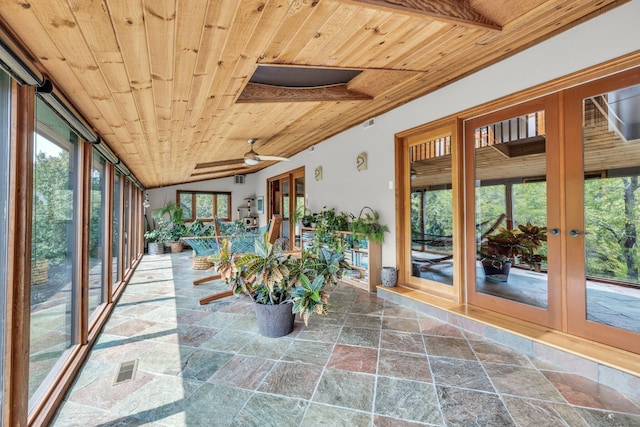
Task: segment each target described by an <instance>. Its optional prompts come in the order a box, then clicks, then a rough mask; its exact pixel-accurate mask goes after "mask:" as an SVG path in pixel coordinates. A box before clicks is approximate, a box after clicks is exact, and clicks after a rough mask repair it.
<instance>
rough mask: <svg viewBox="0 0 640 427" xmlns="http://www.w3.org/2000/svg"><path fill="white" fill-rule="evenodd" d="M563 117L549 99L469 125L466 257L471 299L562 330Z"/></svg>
mask: <svg viewBox="0 0 640 427" xmlns="http://www.w3.org/2000/svg"><path fill="white" fill-rule="evenodd" d="M557 118H558V114H557V96H549V97H546V98H542V99H539V100H535V101H532V102H528V103H525V104H521V105H518V106H517V107H514V108H509V109H506V110H501V111H498V112H495V113H492V114H488V115H486V116H482V117H478V118H475V119H472V120H469V121H467V122H466V124H465V156H466V165H467V166H466V188H467V190H471V191H468V192H467V195H466V205H467V210H466V215H467V216H466V240H467V242H468V244H467V247H466V255H467V257H466V260H467V295H468V300H469V303H470V304H473V305H477V306H481V307H485V308H488V309H490V310H492V311H496V312H500V313H504V314H508V315H510V316H514V317H518V318H522V319H525V320H527V321H530V322H534V323H538V324H541V325H545V326H548V327H552V328H557V329H560V328H561V305H560V302H561V275H560V272H561V263H560V236H559V234H560V231H559V229H560V220H561V218H560V210H559V205H560V198H559V197H560V191H559V189H560V183H559V177H560V161H559V159H560V147H559V143H558V136H557V135H558V131H557V130H558V123H557ZM470 208H471V209H470ZM547 230H549V232H547Z"/></svg>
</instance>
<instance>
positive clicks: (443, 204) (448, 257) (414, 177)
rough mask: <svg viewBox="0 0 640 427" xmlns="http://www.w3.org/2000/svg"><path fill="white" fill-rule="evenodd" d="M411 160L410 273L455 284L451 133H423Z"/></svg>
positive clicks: (412, 148) (410, 149) (413, 147)
mask: <svg viewBox="0 0 640 427" xmlns="http://www.w3.org/2000/svg"><path fill="white" fill-rule="evenodd" d="M409 162H410V165H411V168H410V172H409V173H410V177H409V178H410V183H411V201H410V206H411V207H410V211H411V276H412V277H414V278H418V279H423V280H426V281H430V282H437V283H441V284H444V285H447V286H453V237H454V236H453V195H452V178H451V176H452V175H451V171H452V169H451V134H450V133H447V134H446V135H438V134H435V135H434V134H433V133H429V134H426V135H424V139H423V140H422V141H419V142H417V143H415V144H413V145H411V146H410V148H409Z"/></svg>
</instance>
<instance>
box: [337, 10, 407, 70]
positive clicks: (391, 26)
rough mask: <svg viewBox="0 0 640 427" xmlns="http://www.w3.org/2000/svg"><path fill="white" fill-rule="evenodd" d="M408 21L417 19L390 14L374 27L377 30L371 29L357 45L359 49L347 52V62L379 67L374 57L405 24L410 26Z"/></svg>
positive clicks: (400, 31)
mask: <svg viewBox="0 0 640 427" xmlns="http://www.w3.org/2000/svg"><path fill="white" fill-rule="evenodd" d="M409 22H413V23H415V22H417V21H416V20H415V19H414V18H411V17H410V16H406V15H390V16H389V18H388V19H386V20H385V21H384V22H383V23H382V24H381V25H378V26H377V27H376V29H377V31H373V32H372V34H371V37H369V38H368V39H366V40H365V41H364V43H361V44H360V45H359V49H357V50H353V51H352V52H351V53H350V54H349V56H348V58H349V59H348V61H349V63H351V64H354V65H358V66H359V67H362V68H366V67H367V66H370V67H372V68H380V67H381V66H380V65H379V64H378V62H380V61H379V60H377V59H375V58H377V57H378V55H379V54H380V52H382V51H384V49H385V47H384V45H385V44H386V43H387V42H388V41H389V40H390V39H391V38H395V37H396V34H401V33H403V28H404V27H405V26H410V24H408V23H409ZM374 61H375V63H374Z"/></svg>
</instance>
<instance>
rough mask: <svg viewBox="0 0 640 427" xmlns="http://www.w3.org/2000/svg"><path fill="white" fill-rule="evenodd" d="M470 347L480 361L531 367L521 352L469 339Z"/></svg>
mask: <svg viewBox="0 0 640 427" xmlns="http://www.w3.org/2000/svg"><path fill="white" fill-rule="evenodd" d="M470 344H471V348H473V351H474V352H475V353H476V356H477V357H478V360H480V361H481V362H491V363H502V364H504V365H518V366H523V367H526V368H533V364H532V363H531V362H530V361H529V359H528V358H527V356H525V355H523V354H522V353H518V352H517V351H515V350H513V349H510V348H508V347H504V346H501V345H498V344H494V343H490V342H487V341H470Z"/></svg>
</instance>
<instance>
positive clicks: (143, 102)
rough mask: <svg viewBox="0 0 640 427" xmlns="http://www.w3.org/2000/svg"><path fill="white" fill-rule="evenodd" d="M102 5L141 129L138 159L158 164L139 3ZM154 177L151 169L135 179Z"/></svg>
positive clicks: (112, 1)
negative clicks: (115, 43)
mask: <svg viewBox="0 0 640 427" xmlns="http://www.w3.org/2000/svg"><path fill="white" fill-rule="evenodd" d="M105 3H106V6H107V10H108V13H109V16H110V18H111V22H112V25H113V31H114V34H115V37H116V40H117V41H118V45H119V46H120V51H121V53H122V58H123V60H124V66H125V69H126V72H127V76H128V78H129V86H130V88H131V95H132V97H133V100H134V104H135V108H136V112H137V114H136V116H137V117H138V118H139V121H140V125H141V126H142V131H143V134H142V135H141V136H142V137H143V140H144V143H143V144H139V149H140V155H141V156H143V157H146V158H147V159H149V161H150V162H151V163H156V162H157V163H160V162H161V160H162V159H161V156H160V153H159V150H158V142H157V125H156V122H157V120H156V115H155V114H154V113H155V100H154V99H153V90H152V79H151V65H150V63H149V61H150V59H149V54H148V52H149V43H148V40H147V33H146V28H145V22H144V6H143V4H142V1H141V0H135V1H127V2H119V1H117V0H106V1H105ZM154 175H155V176H157V175H158V173H157V171H156V169H155V168H154V169H153V170H151V171H141V176H140V177H138V179H139V180H140V181H141V182H143V183H146V182H147V180H150V179H152V178H153V176H154ZM150 176H151V177H150Z"/></svg>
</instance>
